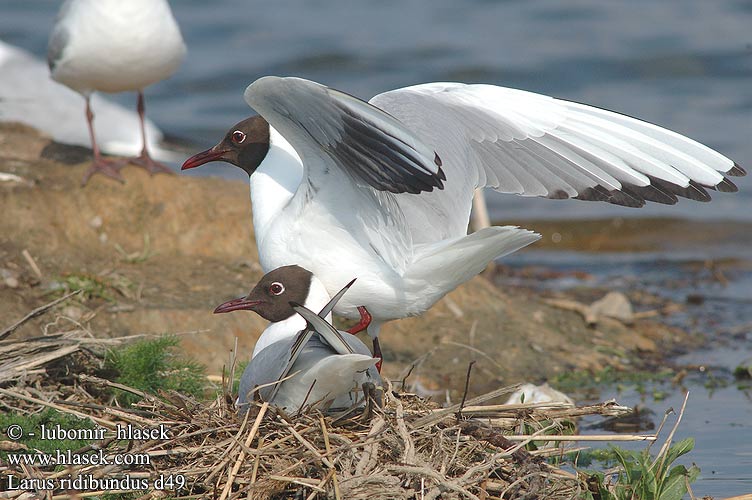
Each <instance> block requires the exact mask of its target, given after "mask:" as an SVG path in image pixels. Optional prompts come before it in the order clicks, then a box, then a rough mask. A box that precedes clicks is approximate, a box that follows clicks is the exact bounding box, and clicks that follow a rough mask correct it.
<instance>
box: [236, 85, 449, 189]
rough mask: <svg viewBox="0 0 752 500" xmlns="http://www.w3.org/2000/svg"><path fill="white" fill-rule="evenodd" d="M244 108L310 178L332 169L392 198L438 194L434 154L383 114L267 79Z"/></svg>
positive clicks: (336, 94) (315, 89)
mask: <svg viewBox="0 0 752 500" xmlns="http://www.w3.org/2000/svg"><path fill="white" fill-rule="evenodd" d="M245 100H246V102H247V103H248V104H249V105H250V106H251V107H252V108H253V109H255V110H256V111H257V112H258V113H259V114H260V115H261V116H263V117H264V118H265V119H266V120H267V121H268V122H269V124H271V126H272V127H274V128H275V129H276V130H277V131H279V132H280V133H281V134H282V135H283V136H284V138H285V139H286V140H287V141H289V142H290V144H292V146H293V147H294V148H295V150H296V151H297V152H298V154H299V155H300V157H301V158H302V159H303V163H304V165H305V168H306V173H307V175H308V176H309V177H311V176H316V175H319V176H320V175H321V174H322V173H324V171H326V170H328V169H331V168H335V169H338V170H340V171H341V172H342V173H346V174H347V175H350V176H352V177H353V178H354V180H355V181H356V182H358V183H359V184H360V185H363V186H370V187H372V188H374V189H377V190H379V191H388V192H391V193H420V192H423V191H431V190H433V189H434V188H441V187H442V185H443V184H442V181H443V180H444V174H443V172H442V170H441V160H440V158H439V157H438V155H437V154H436V152H435V151H434V150H433V149H432V148H430V147H428V146H426V145H425V144H423V143H422V142H420V141H419V140H418V139H417V138H416V137H415V136H414V135H413V134H412V133H411V132H410V130H408V129H407V128H405V126H404V125H402V124H401V123H400V122H399V121H398V120H396V119H394V118H393V117H392V116H389V114H387V113H385V112H383V111H382V110H380V109H378V108H375V107H374V106H371V105H370V104H368V103H366V102H364V101H361V100H360V99H357V98H355V97H353V96H351V95H348V94H345V93H343V92H340V91H338V90H334V89H330V88H328V87H325V86H324V85H321V84H318V83H315V82H311V81H309V80H304V79H302V78H280V77H276V76H266V77H263V78H260V79H258V80H256V81H255V82H253V83H252V84H251V85H249V86H248V88H247V89H246V90H245Z"/></svg>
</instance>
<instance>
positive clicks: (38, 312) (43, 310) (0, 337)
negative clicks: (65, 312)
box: [0, 290, 81, 340]
mask: <svg viewBox="0 0 752 500" xmlns="http://www.w3.org/2000/svg"><path fill="white" fill-rule="evenodd" d="M79 293H81V290H75V291H73V292H70V293H68V294H65V295H63V296H62V297H60V298H59V299H55V300H53V301H52V302H50V303H49V304H45V305H43V306H41V307H37V308H36V309H34V310H33V311H31V312H30V313H29V314H27V315H26V316H24V317H23V318H21V319H20V320H19V321H17V322H16V323H14V324H12V325H11V326H9V327H8V328H6V329H5V330H3V331H2V333H0V340H3V339H4V338H5V337H7V336H8V335H10V334H11V333H13V332H15V331H16V330H17V329H18V327H20V326H21V325H23V324H24V323H26V322H27V321H29V320H31V319H34V318H36V317H37V316H40V315H42V314H44V313H46V312H47V311H49V310H50V309H52V308H53V307H55V306H56V305H58V304H59V303H61V302H64V301H66V300H68V299H69V298H71V297H73V296H74V295H78V294H79Z"/></svg>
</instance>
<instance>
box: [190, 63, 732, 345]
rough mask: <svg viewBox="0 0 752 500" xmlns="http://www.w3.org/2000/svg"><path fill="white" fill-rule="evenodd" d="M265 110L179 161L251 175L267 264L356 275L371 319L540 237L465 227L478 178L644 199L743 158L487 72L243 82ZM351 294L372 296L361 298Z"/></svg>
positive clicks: (330, 285) (328, 280) (522, 188)
mask: <svg viewBox="0 0 752 500" xmlns="http://www.w3.org/2000/svg"><path fill="white" fill-rule="evenodd" d="M245 100H246V102H247V103H248V104H249V105H250V106H251V107H252V108H253V109H255V110H256V111H257V112H258V113H259V114H260V116H255V117H251V118H248V119H246V120H244V121H242V122H240V123H238V124H237V125H236V126H235V127H233V128H231V129H230V131H229V132H228V133H227V135H226V136H225V138H224V139H223V140H222V141H221V142H220V143H219V144H217V145H216V146H214V147H213V148H211V149H209V150H207V151H204V152H203V153H199V154H197V155H195V156H193V157H191V158H189V159H188V160H186V162H185V163H184V164H183V169H188V168H194V167H197V166H199V165H202V164H204V163H207V162H210V161H215V160H222V161H227V162H229V163H232V164H234V165H237V166H238V167H240V168H242V169H243V170H245V171H246V172H247V173H248V174H249V175H250V184H251V199H252V201H253V226H254V232H255V234H256V243H257V246H258V252H259V260H260V263H261V266H262V268H263V269H264V270H269V269H274V268H276V267H280V266H283V265H287V264H299V265H301V266H303V267H305V268H307V269H309V270H311V271H312V272H313V273H314V274H315V275H316V276H317V277H318V278H319V279H320V280H321V281H322V283H323V284H324V286H325V287H326V289H327V290H328V291H329V292H332V291H336V290H337V289H338V288H337V287H339V286H341V283H343V282H344V281H346V280H347V279H348V277H351V276H357V278H358V282H357V283H356V284H355V285H354V286H353V288H352V290H350V292H348V294H347V295H346V296H345V297H344V298H343V299H342V300H341V301H340V302H339V303H338V304H337V306H336V308H335V312H337V313H338V314H341V315H343V316H345V317H348V318H358V317H359V316H360V317H361V322H362V324H364V325H365V324H366V323H368V316H367V314H364V311H366V310H367V313H370V315H371V316H372V321H371V322H370V324H369V325H368V333H369V334H370V335H371V336H372V337H373V338H374V351H375V352H374V354H375V355H376V356H377V357H380V352H378V351H377V348H378V343H377V342H376V337H377V335H378V332H379V328H380V326H381V324H382V323H383V322H385V321H388V320H392V319H397V318H403V317H406V316H414V315H418V314H421V313H422V312H424V311H425V310H427V309H428V308H429V307H431V306H432V305H433V304H434V303H435V302H436V301H438V300H439V299H440V298H441V297H443V296H444V295H445V294H446V293H448V292H449V291H451V290H453V289H454V288H455V287H457V286H458V285H459V284H461V283H463V282H465V281H467V280H468V279H470V278H471V277H472V276H474V275H475V274H477V273H479V272H480V271H482V270H483V269H484V268H485V267H486V265H487V264H488V263H489V262H490V261H492V260H493V259H495V258H497V257H500V256H503V255H506V254H509V253H511V252H514V251H516V250H518V249H520V248H522V247H524V246H526V245H528V244H530V243H532V242H534V241H535V240H537V239H538V238H539V236H538V235H537V234H535V233H532V232H530V231H526V230H523V229H518V228H515V227H510V226H505V227H498V226H492V227H489V228H484V229H481V230H480V231H478V232H475V233H473V234H470V235H468V234H467V225H468V220H469V216H470V207H471V201H472V198H473V192H474V190H475V189H476V188H481V187H491V188H494V189H496V190H497V191H500V192H503V193H513V194H518V195H522V196H542V197H547V198H576V199H580V200H588V201H606V202H609V203H614V204H618V205H625V206H629V207H640V206H642V205H644V204H645V202H646V201H654V202H658V203H664V204H673V203H676V202H677V199H678V198H679V197H684V198H690V199H693V200H698V201H709V200H710V196H709V194H708V189H712V190H718V191H736V186H735V185H734V184H733V183H732V182H731V181H729V180H728V179H727V178H726V176H738V175H744V174H745V172H744V170H742V169H741V167H739V166H738V165H736V164H735V163H734V162H733V161H731V160H729V159H728V158H726V157H724V156H723V155H721V154H720V153H717V152H716V151H714V150H712V149H710V148H708V147H707V146H704V145H702V144H700V143H698V142H695V141H693V140H691V139H688V138H686V137H684V136H682V135H679V134H677V133H675V132H671V131H669V130H666V129H664V128H661V127H658V126H656V125H653V124H650V123H647V122H643V121H640V120H637V119H634V118H630V117H628V116H624V115H620V114H617V113H613V112H610V111H606V110H602V109H598V108H594V107H590V106H586V105H583V104H578V103H573V102H568V101H563V100H559V99H555V98H552V97H547V96H543V95H539V94H533V93H530V92H525V91H521V90H515V89H509V88H503V87H497V86H493V85H465V84H461V83H428V84H423V85H416V86H414V87H407V88H403V89H397V90H392V91H389V92H385V93H383V94H379V95H377V96H375V97H374V98H372V99H371V100H370V101H369V102H368V103H366V102H364V101H361V100H359V99H357V98H355V97H353V96H350V95H348V94H345V93H343V92H340V91H337V90H334V89H331V88H328V87H326V86H324V85H321V84H318V83H315V82H311V81H308V80H303V79H301V78H280V77H273V76H268V77H264V78H261V79H259V80H257V81H256V82H254V83H252V84H251V85H250V86H248V88H247V89H246V91H245ZM359 306H365V309H363V308H362V307H360V308H359Z"/></svg>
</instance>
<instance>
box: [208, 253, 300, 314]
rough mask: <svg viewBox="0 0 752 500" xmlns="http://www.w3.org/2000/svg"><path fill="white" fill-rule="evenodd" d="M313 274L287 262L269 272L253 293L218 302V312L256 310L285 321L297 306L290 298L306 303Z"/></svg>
mask: <svg viewBox="0 0 752 500" xmlns="http://www.w3.org/2000/svg"><path fill="white" fill-rule="evenodd" d="M312 278H313V274H312V273H311V272H310V271H308V270H306V269H303V268H302V267H300V266H284V267H278V268H277V269H275V270H273V271H270V272H268V273H267V274H265V275H264V276H263V277H262V278H261V280H260V281H259V282H258V283H257V284H256V286H255V287H253V290H251V293H249V294H248V295H246V296H245V297H241V298H239V299H233V300H229V301H227V302H225V303H224V304H221V305H220V306H218V307H217V308H216V309H215V310H214V313H215V314H219V313H227V312H232V311H241V310H245V311H253V312H255V313H256V314H258V315H259V316H261V317H262V318H264V319H266V320H269V321H272V322H277V321H283V320H285V319H287V318H289V317H290V316H292V315H293V314H295V310H294V309H293V308H292V306H291V305H290V302H293V303H298V304H305V302H306V299H307V298H308V292H309V291H310V289H311V280H312Z"/></svg>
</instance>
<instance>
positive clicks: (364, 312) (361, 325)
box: [346, 306, 373, 335]
mask: <svg viewBox="0 0 752 500" xmlns="http://www.w3.org/2000/svg"><path fill="white" fill-rule="evenodd" d="M358 312H359V313H360V321H359V322H358V324H357V325H355V326H353V327H352V328H350V329H349V330H346V331H347V333H352V334H353V335H355V334H356V333H360V332H362V331H363V330H365V329H366V328H368V325H370V324H371V319H373V318H371V313H369V312H368V309H366V308H365V306H358Z"/></svg>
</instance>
